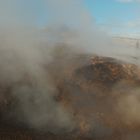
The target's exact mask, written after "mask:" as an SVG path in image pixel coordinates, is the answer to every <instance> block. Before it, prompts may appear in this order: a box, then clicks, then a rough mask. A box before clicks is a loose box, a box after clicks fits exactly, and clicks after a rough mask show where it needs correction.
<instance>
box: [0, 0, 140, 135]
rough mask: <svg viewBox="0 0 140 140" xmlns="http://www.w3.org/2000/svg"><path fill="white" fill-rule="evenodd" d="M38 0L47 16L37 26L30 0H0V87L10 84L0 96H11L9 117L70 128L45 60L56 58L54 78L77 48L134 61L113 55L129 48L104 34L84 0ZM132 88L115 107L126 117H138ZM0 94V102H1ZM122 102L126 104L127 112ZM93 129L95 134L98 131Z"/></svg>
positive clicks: (71, 124)
mask: <svg viewBox="0 0 140 140" xmlns="http://www.w3.org/2000/svg"><path fill="white" fill-rule="evenodd" d="M40 2H41V3H42V5H45V7H44V8H45V10H46V11H47V15H46V16H48V17H47V20H48V21H47V24H46V26H45V28H43V30H42V29H40V28H39V27H37V25H36V24H37V23H36V21H37V20H38V16H37V13H38V12H39V10H38V11H34V9H33V8H34V7H33V6H32V5H33V4H34V1H33V0H32V1H31V3H29V2H28V1H27V0H24V1H23V0H20V1H18V0H13V1H11V0H0V9H1V10H0V21H1V23H0V84H1V88H2V89H4V88H5V87H8V88H9V89H10V92H8V93H5V92H4V91H1V93H0V94H1V95H0V96H1V97H2V99H4V98H6V100H7V96H8V97H9V96H12V97H14V98H16V100H17V104H18V106H17V107H15V109H14V111H15V114H14V115H15V117H16V118H17V119H19V120H20V121H21V120H22V121H23V122H24V123H27V124H29V125H30V126H32V127H35V128H45V129H47V130H49V131H52V132H59V131H60V130H63V131H64V130H65V131H72V130H73V129H74V128H75V126H76V122H75V119H74V116H73V114H72V113H70V112H69V111H68V110H66V108H64V107H63V105H62V104H61V103H59V102H57V101H56V100H55V97H56V96H57V95H58V89H57V86H56V83H55V82H54V80H53V79H52V77H51V76H50V71H51V70H50V69H49V70H48V66H49V65H50V64H51V63H53V62H55V63H56V62H57V61H58V60H61V61H58V62H59V66H60V67H61V69H59V66H58V64H57V65H56V66H58V67H56V69H55V70H53V71H55V73H56V74H55V75H56V77H57V78H58V77H59V78H63V76H64V75H63V67H66V66H68V65H69V64H71V63H75V62H74V61H75V59H74V58H75V56H77V54H82V53H86V54H100V55H104V56H113V57H115V58H119V59H122V60H124V59H125V60H127V61H129V62H134V61H133V60H132V59H126V58H124V57H123V56H121V57H120V56H118V54H120V53H122V54H124V53H126V54H130V53H131V52H132V49H129V50H128V49H127V52H126V47H125V46H124V47H122V46H121V47H120V48H119V47H118V46H117V45H118V44H116V43H114V42H113V41H112V39H110V37H109V36H104V35H103V33H102V32H101V31H100V30H99V29H98V27H97V25H96V23H95V22H93V21H92V18H91V15H90V14H89V12H88V10H87V9H86V8H85V7H84V1H82V0H81V1H80V0H40ZM23 3H24V5H25V9H24V8H23V7H22V4H23ZM27 7H28V9H27V12H26V8H27ZM28 12H30V13H28ZM31 13H32V14H31ZM22 15H23V16H22ZM32 17H33V20H31V19H32ZM105 34H106V33H105ZM119 45H120V44H119ZM63 46H66V47H64V48H63ZM112 46H113V47H112ZM134 63H135V62H134ZM76 65H79V63H77V64H76ZM80 65H84V63H82V62H81V63H80ZM56 80H57V79H56ZM133 92H135V93H134V95H130V96H129V95H128V96H127V97H125V96H124V97H123V98H121V99H119V102H118V106H117V107H116V108H117V109H119V113H120V114H121V115H122V114H123V113H124V114H125V115H126V116H127V117H128V118H127V119H128V120H130V119H132V121H136V122H140V120H139V116H140V113H138V114H137V110H138V107H139V106H140V105H139V101H138V99H137V96H139V95H138V93H139V90H138V91H133ZM131 96H133V97H131ZM2 99H0V100H1V101H0V102H3V101H2ZM131 104H133V106H134V108H133V107H132V106H131ZM137 104H138V105H137ZM125 107H126V108H130V112H129V111H128V112H127V111H126V108H125ZM117 109H116V110H117ZM120 110H121V111H120ZM116 112H117V111H116ZM119 113H118V114H119ZM127 113H128V114H127ZM124 119H126V118H124ZM91 121H93V120H91ZM93 125H96V124H95V123H93ZM105 130H107V129H103V131H104V133H106V132H105ZM98 131H100V130H98ZM100 132H101V131H100ZM108 132H109V131H108ZM95 133H96V132H95ZM104 133H103V132H102V134H103V135H105V134H104ZM96 134H98V135H99V132H97V133H96Z"/></svg>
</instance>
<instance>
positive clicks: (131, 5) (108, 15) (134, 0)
mask: <svg viewBox="0 0 140 140" xmlns="http://www.w3.org/2000/svg"><path fill="white" fill-rule="evenodd" d="M13 1H16V2H17V5H18V8H19V9H20V10H19V11H23V12H21V13H20V14H19V17H22V20H24V19H25V20H27V19H28V20H30V21H31V22H35V23H36V24H38V25H39V26H44V25H45V24H46V23H47V19H48V15H49V16H50V15H51V14H50V13H47V8H46V7H47V6H46V5H45V4H44V1H50V2H52V1H53V2H58V1H61V2H62V3H66V1H67V0H52V1H51V0H13ZM13 1H12V0H7V1H5V0H1V1H0V9H3V11H0V12H1V14H0V16H1V15H2V14H3V13H4V12H5V11H6V10H7V9H8V10H9V9H10V8H11V7H12V2H13ZM69 1H70V0H69ZM75 1H81V3H82V0H75ZM75 1H74V2H75ZM83 1H84V6H85V7H86V8H87V10H88V11H89V13H90V15H91V16H92V18H93V20H94V21H95V23H96V24H97V25H98V26H99V27H100V29H102V30H105V31H107V32H109V33H111V34H113V35H120V36H138V37H140V0H83ZM8 2H9V3H8ZM2 4H5V5H6V7H5V6H3V5H2ZM57 4H58V3H57ZM57 4H56V5H57ZM54 5H55V3H54ZM60 5H61V3H60ZM74 6H75V7H76V6H77V7H78V5H74ZM3 7H4V8H3ZM6 8H7V9H6ZM62 8H63V7H62ZM6 12H7V11H6ZM10 12H11V11H10V10H9V13H10ZM72 12H73V11H72ZM66 14H67V13H66ZM74 14H75V13H74V12H73V13H72V15H74ZM7 15H8V14H7ZM7 15H6V16H7ZM9 15H10V14H9ZM10 16H11V15H10ZM10 16H9V17H10ZM7 17H8V16H7ZM9 17H8V18H9ZM67 18H69V16H68V17H67Z"/></svg>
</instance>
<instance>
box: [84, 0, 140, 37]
mask: <svg viewBox="0 0 140 140" xmlns="http://www.w3.org/2000/svg"><path fill="white" fill-rule="evenodd" d="M86 6H87V8H88V9H89V10H90V13H91V14H92V16H93V17H94V19H95V22H96V24H98V25H99V26H100V27H101V28H102V29H103V30H107V31H110V32H111V33H112V34H117V35H122V36H140V1H139V0H87V1H86Z"/></svg>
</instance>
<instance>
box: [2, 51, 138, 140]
mask: <svg viewBox="0 0 140 140" xmlns="http://www.w3.org/2000/svg"><path fill="white" fill-rule="evenodd" d="M43 67H44V66H43ZM44 69H47V71H48V72H49V75H50V78H51V81H52V83H53V84H54V85H55V88H56V91H57V94H55V95H54V100H55V101H56V102H58V103H59V105H61V106H62V107H63V108H65V109H66V110H67V111H68V112H69V113H70V114H71V116H72V120H73V122H74V124H75V125H74V127H73V129H72V130H71V131H69V132H64V133H63V132H61V133H58V132H57V133H55V134H54V133H52V132H51V133H48V132H49V131H48V129H47V131H44V130H43V133H40V129H39V131H38V130H37V129H32V127H31V126H29V125H28V124H26V123H25V122H24V121H22V120H16V118H18V117H17V116H16V115H17V114H16V113H15V109H14V108H16V105H17V102H18V101H17V99H16V98H14V96H13V95H12V93H11V89H12V85H7V86H6V85H2V84H1V88H0V90H1V98H0V111H1V120H2V121H1V124H2V125H1V129H2V131H7V133H12V135H17V137H18V135H19V134H18V133H17V132H18V131H20V132H21V135H20V137H22V139H26V138H27V137H28V138H30V139H32V138H34V139H40V138H42V139H45V138H47V139H54V140H55V139H60V140H61V139H69V140H73V139H75V140H77V139H79V140H82V139H91V140H92V139H93V140H95V139H97V140H112V139H114V140H119V139H124V140H132V139H134V140H138V139H139V138H140V135H139V131H140V119H139V117H138V116H139V115H140V112H139V110H138V109H137V107H136V106H140V103H139V97H140V95H139V91H140V90H139V86H140V68H139V67H138V66H136V65H134V64H129V63H126V62H123V61H120V60H116V59H114V58H110V57H101V56H91V55H83V54H82V55H78V56H74V57H72V58H71V57H70V56H69V57H68V58H67V59H65V60H64V59H63V58H58V59H54V61H53V62H51V63H50V64H48V65H47V66H45V67H44ZM22 83H26V84H28V85H30V84H31V83H30V78H28V77H25V78H23V80H22V81H20V82H19V83H16V84H19V85H20V84H22ZM31 86H32V85H31ZM7 95H8V96H7ZM9 95H10V96H9ZM130 95H134V96H133V97H132V98H131V96H130ZM134 104H136V105H134ZM128 108H129V109H128ZM9 112H10V113H9ZM13 112H14V113H13ZM13 114H14V115H13ZM9 115H11V116H9ZM128 116H129V117H128ZM23 119H24V117H23ZM11 122H13V123H11ZM61 131H62V130H61ZM26 135H27V136H26ZM20 137H19V139H20Z"/></svg>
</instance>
